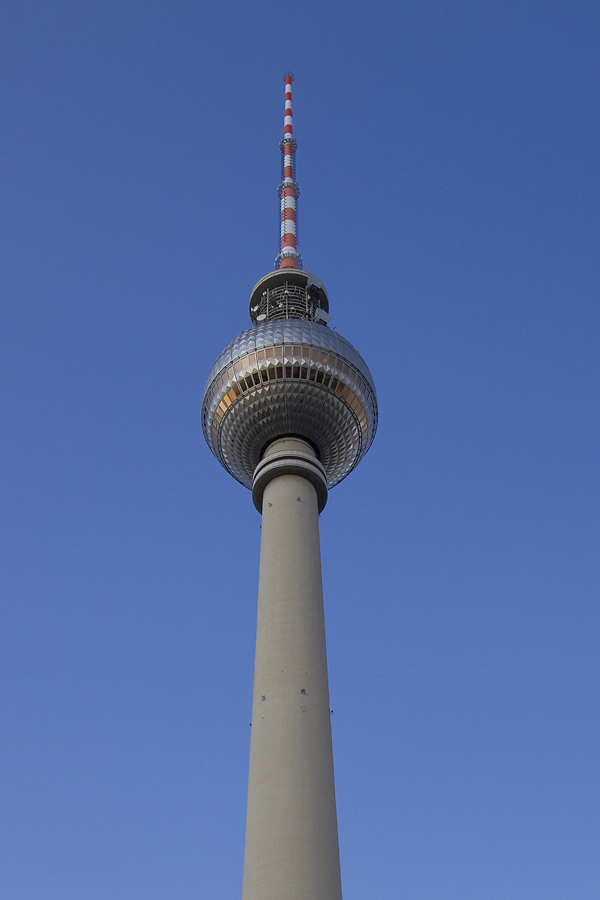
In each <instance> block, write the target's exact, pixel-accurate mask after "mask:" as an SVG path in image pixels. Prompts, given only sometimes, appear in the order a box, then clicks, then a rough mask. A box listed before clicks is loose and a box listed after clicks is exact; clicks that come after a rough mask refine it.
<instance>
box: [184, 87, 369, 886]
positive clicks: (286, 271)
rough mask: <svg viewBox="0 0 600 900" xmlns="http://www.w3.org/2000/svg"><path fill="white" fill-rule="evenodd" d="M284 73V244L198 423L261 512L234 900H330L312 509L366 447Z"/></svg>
mask: <svg viewBox="0 0 600 900" xmlns="http://www.w3.org/2000/svg"><path fill="white" fill-rule="evenodd" d="M293 77H294V76H293V75H292V73H291V72H287V73H286V74H285V75H284V81H285V114H284V134H283V139H282V141H281V143H280V147H281V154H282V180H281V184H280V185H279V189H278V194H279V198H280V201H281V249H280V252H279V255H278V257H277V259H276V261H275V265H276V269H275V271H272V272H269V274H268V275H265V276H264V278H261V280H260V281H259V282H258V284H256V285H255V287H254V288H253V290H252V293H251V295H250V318H251V320H252V328H249V329H248V330H247V331H244V332H242V334H240V335H239V336H238V337H237V338H236V339H235V340H234V341H232V342H231V343H230V344H229V345H228V346H227V347H226V348H225V350H223V352H222V353H221V355H220V356H219V357H218V358H217V360H216V362H215V364H214V365H213V367H212V369H211V370H210V373H209V376H208V379H207V381H206V385H205V388H204V395H203V400H202V428H203V431H204V436H205V437H206V440H207V442H208V445H209V447H210V449H211V450H212V452H213V453H214V455H215V456H216V457H217V459H218V460H219V462H220V463H221V465H223V466H224V467H225V468H226V469H227V471H228V472H230V474H231V475H233V477H234V478H236V479H237V480H238V481H239V482H241V484H243V485H244V486H245V487H247V488H250V489H251V490H252V499H253V501H254V505H255V506H256V508H257V510H258V511H259V512H260V513H261V514H262V526H261V527H262V531H261V546H260V576H259V588H258V625H257V635H256V662H255V669H254V697H253V704H252V731H251V745H250V774H249V783H248V813H247V820H246V849H245V857H244V883H243V891H242V900H341V896H342V888H341V880H340V863H339V849H338V834H337V818H336V808H335V790H334V781H333V754H332V748H331V721H330V709H329V687H328V682H327V659H326V653H325V626H324V619H323V587H322V579H321V557H320V549H319V514H320V513H321V511H322V510H323V508H324V506H325V504H326V502H327V492H328V490H329V488H332V487H333V486H334V485H336V484H338V483H339V482H340V481H341V480H342V479H343V478H345V477H346V475H348V474H349V473H350V472H351V471H352V469H353V468H354V467H355V466H356V465H357V464H358V463H359V461H360V460H361V459H362V457H363V456H364V455H365V453H366V452H367V450H368V449H369V447H370V445H371V442H372V440H373V437H374V435H375V430H376V427H377V400H376V396H375V387H374V384H373V379H372V378H371V374H370V372H369V370H368V368H367V366H366V364H365V362H364V361H363V359H362V357H361V356H360V355H359V353H358V352H357V351H356V350H355V349H354V347H353V346H352V344H350V343H349V342H348V341H346V340H345V339H344V338H343V337H341V335H340V334H338V333H337V332H335V331H332V330H331V329H329V328H328V327H327V322H328V321H329V301H328V297H327V291H326V290H325V288H324V286H323V284H322V283H321V282H320V281H319V279H318V278H315V277H314V275H311V274H310V273H309V272H306V271H303V269H302V259H301V257H300V255H299V253H298V248H297V235H296V203H297V200H298V194H299V189H298V185H297V183H296V166H295V155H296V139H295V137H294V129H293V118H292V81H293Z"/></svg>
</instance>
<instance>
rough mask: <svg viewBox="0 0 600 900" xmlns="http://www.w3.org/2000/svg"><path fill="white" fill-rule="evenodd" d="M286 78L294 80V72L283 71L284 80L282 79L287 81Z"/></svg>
mask: <svg viewBox="0 0 600 900" xmlns="http://www.w3.org/2000/svg"><path fill="white" fill-rule="evenodd" d="M288 78H289V79H290V81H293V80H294V73H293V72H284V73H283V80H284V81H287V80H288Z"/></svg>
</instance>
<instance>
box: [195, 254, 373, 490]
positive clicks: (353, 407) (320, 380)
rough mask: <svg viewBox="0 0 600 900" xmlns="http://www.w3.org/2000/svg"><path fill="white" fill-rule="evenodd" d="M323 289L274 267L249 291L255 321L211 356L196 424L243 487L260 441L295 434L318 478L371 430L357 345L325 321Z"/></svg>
mask: <svg viewBox="0 0 600 900" xmlns="http://www.w3.org/2000/svg"><path fill="white" fill-rule="evenodd" d="M327 309H328V300H327V293H326V291H325V288H324V287H323V285H322V284H321V282H320V281H319V280H318V279H316V278H314V276H312V275H311V274H310V273H309V272H306V271H301V270H299V269H289V268H287V269H280V270H276V271H275V272H272V273H270V274H269V275H267V276H265V277H264V278H262V279H261V280H260V281H259V282H258V284H257V285H256V286H255V288H254V290H253V291H252V294H251V298H250V315H251V317H252V320H253V322H254V323H255V324H254V325H253V327H252V328H249V329H248V330H247V331H243V332H242V334H240V335H239V337H237V338H236V339H235V340H234V341H232V342H231V343H230V344H229V345H228V346H227V347H226V348H225V349H224V350H223V352H222V353H221V354H220V356H219V357H218V358H217V360H216V362H215V363H214V365H213V367H212V369H211V370H210V373H209V375H208V379H207V381H206V385H205V388H204V395H203V400H202V428H203V431H204V436H205V437H206V440H207V442H208V445H209V447H210V449H211V450H212V452H213V453H214V455H215V456H216V457H217V459H218V460H219V462H220V463H221V464H222V465H223V466H224V467H225V468H226V469H227V471H228V472H230V473H231V475H233V477H234V478H236V479H237V480H238V481H240V482H241V483H242V484H243V485H245V486H246V487H248V488H251V487H252V480H253V475H254V471H255V469H256V466H257V465H258V463H259V462H260V459H261V456H262V454H263V452H264V450H265V448H266V447H267V446H268V445H269V444H270V443H271V442H272V441H274V440H276V439H277V438H280V437H283V436H286V435H294V436H296V437H301V438H304V440H306V441H308V442H309V443H310V444H312V446H313V448H314V449H315V450H316V452H317V457H318V459H319V460H320V462H321V464H322V466H323V468H324V470H325V476H326V480H327V486H328V487H333V486H334V485H336V484H338V483H339V482H340V481H341V480H342V479H343V478H345V477H346V475H348V473H349V472H351V470H352V469H353V468H354V467H355V466H356V465H357V463H358V462H359V461H360V460H361V459H362V457H363V456H364V455H365V453H366V452H367V450H368V449H369V447H370V445H371V442H372V440H373V438H374V436H375V430H376V428H377V400H376V395H375V387H374V385H373V379H372V377H371V373H370V372H369V369H368V368H367V365H366V363H365V362H364V360H363V358H362V357H361V356H360V354H359V353H358V351H357V350H355V348H354V347H353V346H352V344H350V343H349V341H347V340H345V338H343V337H342V336H341V335H340V334H338V333H337V332H335V331H332V330H331V329H330V328H328V327H327V324H326V323H327V321H328V320H329V315H328V314H327Z"/></svg>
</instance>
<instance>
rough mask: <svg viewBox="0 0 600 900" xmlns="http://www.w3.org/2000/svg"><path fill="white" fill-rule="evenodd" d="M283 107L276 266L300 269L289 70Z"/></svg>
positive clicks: (294, 149)
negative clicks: (279, 236) (279, 240)
mask: <svg viewBox="0 0 600 900" xmlns="http://www.w3.org/2000/svg"><path fill="white" fill-rule="evenodd" d="M283 80H284V81H285V111H284V118H283V138H282V140H281V142H280V144H279V146H280V148H281V184H280V185H279V188H278V189H277V194H278V196H279V199H280V201H281V249H280V251H279V256H278V257H277V259H276V260H275V268H276V269H277V268H279V269H301V268H302V257H301V256H300V254H299V253H298V244H297V232H296V201H297V199H298V195H299V193H300V188H299V187H298V184H297V182H296V138H295V137H294V124H293V113H292V81H293V80H294V75H293V73H292V72H286V73H285V75H284V76H283Z"/></svg>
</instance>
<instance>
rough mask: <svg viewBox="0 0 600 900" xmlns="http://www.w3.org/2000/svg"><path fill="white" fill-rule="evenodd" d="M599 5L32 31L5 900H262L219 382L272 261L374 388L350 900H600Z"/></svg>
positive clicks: (51, 12)
mask: <svg viewBox="0 0 600 900" xmlns="http://www.w3.org/2000/svg"><path fill="white" fill-rule="evenodd" d="M599 24H600V13H599V11H598V6H597V4H595V3H591V2H570V3H566V2H553V0H550V2H544V3H542V2H531V0H525V2H523V0H522V2H519V3H517V2H512V0H508V2H507V0H503V2H496V0H490V2H486V3H481V2H479V3H476V2H461V0H448V2H441V0H424V2H418V3H417V2H407V3H403V4H400V3H383V2H382V3H373V4H369V5H366V4H365V5H362V4H356V3H338V2H322V3H315V2H298V3H297V4H296V5H295V6H294V7H290V5H289V4H275V3H270V2H269V3H264V2H263V3H261V2H258V3H256V4H252V5H251V4H242V3H221V4H217V3H214V2H212V0H209V2H203V3H192V2H175V3H165V2H151V0H149V2H135V0H134V2H129V3H125V4H123V3H117V2H113V0H104V2H102V3H89V2H78V3H75V2H65V0H56V2H54V3H52V4H48V3H42V2H30V0H22V2H19V3H16V2H12V3H10V2H9V3H6V4H5V5H4V7H3V12H2V28H1V30H0V45H1V46H0V50H1V52H0V74H1V83H2V95H1V98H0V122H1V126H0V133H1V135H2V139H1V141H0V192H1V198H2V210H3V214H2V217H1V229H2V234H1V240H0V246H1V251H0V252H1V261H0V291H1V297H2V303H1V313H0V315H1V319H0V370H1V373H0V374H1V383H2V391H1V393H0V405H1V415H2V421H3V426H4V427H3V429H2V437H1V439H0V466H1V470H2V480H1V482H0V483H1V485H2V487H1V503H0V529H1V540H0V554H1V557H2V559H1V575H0V579H1V581H0V589H1V593H2V608H1V612H0V617H1V620H2V621H1V623H0V624H1V628H0V678H1V683H2V691H1V695H0V716H1V720H2V734H3V741H2V745H1V746H0V771H1V772H2V776H1V780H0V806H1V807H2V810H3V814H2V818H1V824H0V838H1V839H0V847H1V848H2V849H1V850H0V894H2V896H3V897H5V898H7V900H109V898H110V900H165V898H167V897H177V898H179V900H188V898H189V900H192V898H201V900H204V898H206V900H230V898H234V897H239V896H240V894H241V871H242V859H243V839H244V824H245V823H244V818H245V803H246V779H247V766H248V750H249V737H250V735H249V732H250V729H249V722H250V710H251V692H252V670H253V655H254V632H255V609H256V588H257V577H258V550H259V537H260V530H259V526H260V517H259V516H258V514H257V513H256V511H255V510H254V507H253V505H252V502H251V497H250V494H249V492H247V491H245V490H244V489H243V488H242V487H241V486H240V485H239V484H237V483H236V482H234V481H233V479H231V478H230V476H228V475H227V473H226V472H225V471H224V470H222V469H221V468H220V467H219V465H218V463H217V462H216V460H215V459H214V458H213V457H212V456H211V455H210V453H209V451H208V449H207V447H206V445H205V443H204V440H203V438H202V433H201V428H200V401H201V393H202V387H203V384H204V379H205V376H206V373H207V372H208V370H209V368H210V366H211V364H212V362H213V360H214V358H215V357H216V356H217V354H218V353H219V352H220V350H221V349H222V348H223V346H224V345H225V344H227V343H228V342H229V341H230V340H231V339H232V338H233V337H235V336H236V335H237V334H238V333H239V332H240V331H241V330H243V329H244V328H246V327H248V325H249V318H248V312H247V309H248V299H249V294H250V290H251V288H252V286H253V285H254V283H255V282H256V281H257V280H258V279H259V278H260V277H261V276H262V275H264V274H266V272H267V271H269V269H270V268H271V267H272V265H273V260H274V258H275V255H276V253H277V249H278V246H277V245H278V201H277V196H276V186H277V182H278V179H279V165H280V153H279V147H278V143H279V139H280V137H281V134H282V106H283V83H282V80H281V76H282V73H283V72H284V71H286V70H288V69H291V70H293V71H294V72H295V75H296V80H295V82H294V112H295V133H296V137H297V139H298V154H297V174H298V180H299V183H300V187H301V198H300V206H299V224H300V246H299V249H300V251H301V253H302V255H303V257H304V262H305V268H307V269H308V270H309V271H311V272H313V273H314V274H315V275H316V276H317V277H319V278H320V279H322V280H323V281H324V283H325V285H326V287H327V289H328V292H329V298H330V306H331V313H332V321H331V323H330V324H331V326H332V327H335V328H336V329H338V330H339V331H340V333H341V334H343V335H344V336H345V337H347V338H348V339H349V340H350V341H352V342H353V343H354V344H355V345H356V346H357V347H358V349H359V350H360V352H361V353H362V354H363V356H364V358H365V359H366V361H367V363H368V364H369V366H370V368H371V371H372V373H373V376H374V378H375V382H376V385H377V389H378V395H379V404H380V427H379V432H378V435H377V437H376V440H375V443H374V444H373V447H372V448H371V450H370V451H369V454H368V455H367V457H366V458H365V460H364V461H363V462H362V463H361V465H360V467H359V468H358V469H357V470H356V471H355V472H354V473H352V475H351V476H350V477H349V478H348V479H347V480H346V481H345V482H343V483H342V484H341V485H340V486H339V487H337V488H335V489H334V490H333V491H332V492H331V494H330V498H329V503H328V505H327V508H326V510H325V512H324V513H323V515H322V517H321V537H322V551H323V568H324V586H325V600H326V621H327V632H328V653H329V668H330V689H331V705H332V708H333V710H334V714H333V717H332V722H333V737H334V752H335V763H336V787H337V796H338V816H339V830H340V845H341V861H342V879H343V886H344V898H345V900H365V898H371V897H373V898H377V900H404V898H406V900H507V898H510V900H573V898H577V900H596V898H597V896H598V884H599V879H600V872H599V855H598V831H599V825H600V822H599V813H598V808H599V807H598V801H599V796H598V795H599V777H598V758H599V754H600V746H599V745H600V740H599V738H600V729H599V726H598V683H599V666H598V649H597V648H598V638H599V605H598V599H599V598H598V594H599V590H598V585H599V577H598V576H599V565H598V559H599V557H598V537H599V527H598V526H599V515H598V486H599V477H598V438H599V428H598V363H597V358H598V352H597V346H598V331H599V329H598V325H599V317H598V282H599V277H598V276H599V265H598V224H599V222H598V219H599V215H598V163H597V158H598V134H599V122H598V118H599V116H598V87H599V77H598V76H599V62H598V60H599V55H598V32H599Z"/></svg>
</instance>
